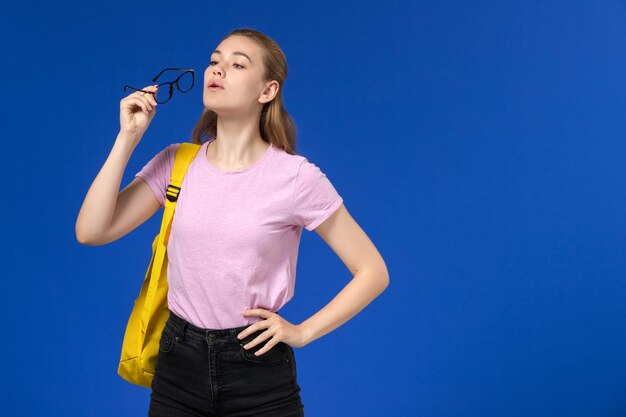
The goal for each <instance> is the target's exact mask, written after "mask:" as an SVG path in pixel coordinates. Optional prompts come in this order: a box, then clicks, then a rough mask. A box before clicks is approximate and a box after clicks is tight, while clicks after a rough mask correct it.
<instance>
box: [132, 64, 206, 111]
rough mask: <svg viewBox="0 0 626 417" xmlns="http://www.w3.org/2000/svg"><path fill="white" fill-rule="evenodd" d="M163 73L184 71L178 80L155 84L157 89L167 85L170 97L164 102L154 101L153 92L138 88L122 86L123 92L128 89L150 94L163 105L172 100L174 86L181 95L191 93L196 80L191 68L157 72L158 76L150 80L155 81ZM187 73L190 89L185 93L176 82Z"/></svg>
mask: <svg viewBox="0 0 626 417" xmlns="http://www.w3.org/2000/svg"><path fill="white" fill-rule="evenodd" d="M165 71H185V72H183V73H182V74H180V75H179V76H178V78H176V79H175V80H174V81H169V82H166V83H161V84H157V87H159V88H161V86H163V85H169V93H170V95H169V97H168V98H167V100H165V101H159V100H156V94H155V93H154V91H146V90H141V89H138V88H135V87H131V86H130V85H125V86H124V92H126V90H127V89H130V90H135V91H141V92H142V93H148V94H152V95H153V96H154V99H155V100H156V102H157V103H159V104H163V103H167V102H168V101H169V100H170V99H171V98H172V96H173V95H174V94H173V92H174V86H176V89H177V90H178V91H180V92H181V93H183V94H184V93H188V92H189V91H191V89H192V88H193V85H194V81H195V78H196V77H195V74H194V70H193V68H165V69H164V70H162V71H161V72H159V74H158V75H157V76H156V77H154V78H153V79H152V82H154V81H156V80H157V79H158V78H159V77H160V76H161V74H163V73H164V72H165ZM189 72H190V73H191V87H189V89H188V90H187V91H183V90H181V89H180V85H178V80H180V79H181V77H182V76H183V75H185V74H187V73H189Z"/></svg>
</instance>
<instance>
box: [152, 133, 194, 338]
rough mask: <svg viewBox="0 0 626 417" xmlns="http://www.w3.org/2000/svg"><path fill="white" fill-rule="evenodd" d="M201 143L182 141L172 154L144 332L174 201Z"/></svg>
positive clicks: (155, 291)
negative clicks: (172, 164) (172, 160)
mask: <svg viewBox="0 0 626 417" xmlns="http://www.w3.org/2000/svg"><path fill="white" fill-rule="evenodd" d="M201 146H202V145H198V144H195V143H190V142H183V143H181V144H180V146H179V147H178V149H177V150H176V155H175V156H174V166H173V167H172V173H171V176H170V184H169V185H168V186H167V190H166V196H167V199H166V200H165V210H164V212H163V220H162V221H161V230H160V232H159V234H158V235H157V236H156V237H155V239H154V241H153V243H152V260H151V270H150V277H149V279H150V283H149V284H148V290H147V293H146V298H145V301H144V307H143V311H142V313H141V326H142V327H141V328H142V330H143V331H144V332H145V329H147V326H148V322H149V320H150V317H151V316H152V309H153V304H154V300H155V297H156V293H157V289H158V287H159V278H160V277H161V271H162V270H163V268H164V266H165V259H166V257H167V242H168V239H169V236H170V229H171V225H172V218H173V217H174V210H175V209H176V202H177V201H178V194H179V193H180V188H181V185H182V183H183V179H184V178H185V174H186V173H187V169H188V168H189V165H190V164H191V161H193V159H194V158H195V157H196V154H197V153H198V151H199V150H200V147H201Z"/></svg>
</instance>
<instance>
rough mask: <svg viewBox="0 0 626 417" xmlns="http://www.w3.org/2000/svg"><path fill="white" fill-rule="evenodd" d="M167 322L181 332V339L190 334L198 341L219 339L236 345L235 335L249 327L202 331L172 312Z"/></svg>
mask: <svg viewBox="0 0 626 417" xmlns="http://www.w3.org/2000/svg"><path fill="white" fill-rule="evenodd" d="M169 321H170V322H171V323H172V324H173V325H174V326H175V327H177V329H178V330H180V331H181V332H182V334H183V337H184V335H187V334H189V333H191V334H193V335H195V336H198V337H199V338H200V339H205V338H206V337H212V338H215V339H220V340H224V341H229V342H236V343H239V342H240V340H239V339H237V335H238V334H239V333H241V332H242V331H243V330H245V329H246V328H247V327H248V326H250V324H246V325H245V326H240V327H232V328H229V329H203V328H201V327H198V326H196V325H194V324H192V323H190V322H188V321H187V320H185V319H183V318H182V317H179V316H178V315H176V314H174V313H173V312H172V311H170V316H169ZM210 335H214V336H210Z"/></svg>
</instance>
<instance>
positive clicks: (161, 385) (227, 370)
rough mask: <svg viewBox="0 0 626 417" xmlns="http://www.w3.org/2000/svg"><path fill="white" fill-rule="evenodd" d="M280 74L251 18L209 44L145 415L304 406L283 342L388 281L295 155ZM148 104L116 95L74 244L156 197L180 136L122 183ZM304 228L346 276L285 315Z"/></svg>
mask: <svg viewBox="0 0 626 417" xmlns="http://www.w3.org/2000/svg"><path fill="white" fill-rule="evenodd" d="M286 77H287V64H286V59H285V56H284V55H283V52H282V50H281V49H280V47H279V46H278V45H277V44H276V43H275V42H274V41H273V40H272V39H271V38H269V37H268V36H266V35H264V34H262V33H260V32H258V31H255V30H252V29H237V30H234V31H232V32H231V33H229V34H228V35H227V36H226V37H225V38H224V39H223V40H222V41H221V43H220V44H219V45H218V47H217V49H216V50H215V51H213V53H212V54H211V58H210V63H209V65H208V67H207V68H206V70H205V72H204V83H203V85H202V88H203V102H204V107H205V109H204V111H203V113H202V115H201V116H200V119H199V121H198V124H197V125H196V127H195V128H194V130H193V133H192V141H193V142H194V143H197V144H201V145H202V146H201V148H200V151H199V152H198V154H197V155H196V157H195V159H194V160H193V161H192V163H191V165H190V166H189V169H188V171H187V173H186V176H185V178H184V181H183V183H182V188H181V191H180V195H179V198H178V202H177V207H176V213H175V215H174V219H173V223H172V228H171V231H170V237H169V241H168V247H167V250H168V270H167V273H168V284H169V291H168V308H169V310H170V317H169V320H168V321H167V324H166V326H165V329H164V330H163V335H162V337H161V341H160V347H159V355H158V358H157V362H156V369H155V376H154V380H153V382H152V392H151V395H150V398H151V401H150V408H149V415H151V416H165V415H168V416H174V415H175V416H200V415H220V416H229V415H237V416H272V417H280V416H302V415H304V413H303V407H304V406H303V404H302V401H301V399H300V386H299V385H298V383H297V372H296V362H295V356H294V352H293V349H292V348H293V347H302V346H305V345H307V344H308V343H310V342H312V341H313V340H315V339H317V338H319V337H321V336H323V335H325V334H327V333H329V332H331V331H332V330H334V329H336V328H337V327H339V326H340V325H342V324H343V323H345V322H346V321H348V320H349V319H350V318H352V317H353V316H354V315H355V314H357V313H358V312H359V311H361V310H362V309H363V308H364V307H365V306H367V305H368V304H369V303H370V302H371V301H372V300H373V299H375V298H376V297H377V296H378V295H380V293H381V292H382V291H383V290H384V289H385V288H386V287H387V285H388V283H389V276H388V272H387V268H386V265H385V262H384V260H383V259H382V257H381V255H380V253H379V252H378V251H377V249H376V248H375V246H374V245H373V244H372V242H371V241H370V239H369V238H368V237H367V235H366V234H365V232H364V231H363V230H362V229H361V228H360V227H359V225H358V224H357V223H356V222H355V221H354V219H353V218H352V217H351V216H350V214H349V213H348V211H347V210H346V208H345V206H344V204H343V199H342V198H341V196H340V195H339V194H338V193H337V191H336V190H335V188H334V187H333V185H332V184H331V182H330V181H329V179H328V178H327V177H326V175H325V174H324V173H323V172H322V171H321V170H320V169H319V168H318V167H317V166H316V165H314V164H313V163H311V162H309V161H308V160H307V159H306V158H305V157H303V156H300V155H297V154H296V152H295V147H296V135H295V128H294V124H293V122H292V119H291V117H290V116H289V114H288V113H287V111H286V110H285V108H284V106H283V99H282V86H283V84H284V82H285V79H286ZM214 85H217V87H215V86H214ZM212 86H213V87H212ZM145 90H147V91H155V92H156V91H157V88H156V86H150V87H146V88H145ZM156 107H157V103H156V101H155V99H154V96H153V95H151V94H146V93H142V92H135V93H132V94H130V95H129V96H127V97H125V98H124V99H122V100H121V104H120V110H121V115H120V123H121V128H120V132H119V134H118V136H117V139H116V141H115V143H114V145H113V149H112V151H111V153H110V155H109V157H108V159H107V160H106V162H105V164H104V166H103V167H102V169H101V170H100V172H99V174H98V176H97V177H96V179H95V180H94V182H93V184H92V186H91V188H90V189H89V191H88V193H87V196H86V198H85V201H84V203H83V206H82V207H81V210H80V213H79V215H78V219H77V222H76V236H77V239H78V241H79V242H81V243H83V244H87V245H102V244H106V243H109V242H112V241H114V240H116V239H119V238H120V237H122V236H124V235H126V234H127V233H129V232H130V231H132V230H133V229H135V228H136V227H137V226H139V225H140V224H142V223H143V222H145V221H146V220H147V219H148V218H149V217H150V216H152V215H153V214H154V213H155V212H156V211H157V210H158V209H159V208H160V207H162V206H164V205H165V198H166V197H165V190H166V188H167V185H168V183H169V176H170V171H171V168H172V164H173V160H174V154H175V151H176V149H177V148H178V146H180V143H175V144H171V145H169V146H167V147H165V148H164V149H163V150H162V151H160V152H159V153H158V154H157V155H156V156H154V157H153V158H152V159H151V160H150V161H149V162H148V163H147V164H146V165H145V166H144V167H143V168H142V169H141V171H139V172H138V173H137V174H136V177H135V179H134V180H133V181H132V182H131V183H130V184H129V185H128V186H127V187H126V188H124V189H123V190H122V191H120V192H119V193H118V190H119V186H120V182H121V178H122V175H123V172H124V169H125V167H126V164H127V162H128V159H129V158H130V156H131V154H132V152H133V150H134V148H135V147H136V146H137V144H138V143H139V141H140V139H141V137H142V136H143V134H144V132H145V131H146V129H147V128H148V126H149V124H150V122H151V120H152V118H153V117H154V115H155V114H156ZM202 136H206V137H208V138H209V140H206V141H204V142H203V141H201V137H202ZM303 227H304V228H306V229H307V230H309V231H311V230H315V231H316V232H317V233H318V234H319V236H321V238H322V239H323V240H324V241H325V242H326V243H327V244H328V245H329V246H330V247H331V249H332V250H333V251H334V252H335V253H336V254H337V256H338V257H339V258H340V259H341V260H342V261H343V262H344V263H345V265H346V266H347V268H348V269H349V270H350V271H351V273H353V274H354V278H353V279H352V281H351V282H350V283H349V284H348V285H347V286H346V287H345V288H344V289H343V290H342V291H341V292H340V293H339V294H338V295H337V296H336V297H335V298H334V299H333V300H332V301H331V302H330V303H329V304H327V305H326V306H325V307H324V308H323V309H322V310H320V311H319V312H318V313H316V314H315V315H313V316H312V317H310V318H309V319H307V320H305V321H304V322H302V323H300V324H292V323H290V322H288V321H287V320H285V319H284V318H283V317H281V316H280V315H279V314H278V313H277V312H278V311H279V310H280V308H281V307H282V306H284V305H285V304H286V303H287V302H288V301H289V300H290V299H291V298H292V296H293V294H294V284H295V273H296V262H297V256H298V246H299V242H300V236H301V233H302V228H303Z"/></svg>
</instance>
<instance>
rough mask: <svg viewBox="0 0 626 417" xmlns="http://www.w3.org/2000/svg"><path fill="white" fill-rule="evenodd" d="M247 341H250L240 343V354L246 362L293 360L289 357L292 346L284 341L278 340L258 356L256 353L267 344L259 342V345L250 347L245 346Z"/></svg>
mask: <svg viewBox="0 0 626 417" xmlns="http://www.w3.org/2000/svg"><path fill="white" fill-rule="evenodd" d="M252 339H253V338H252ZM252 339H251V340H252ZM246 343H249V341H247V342H245V343H240V344H239V355H240V356H241V358H242V359H243V360H244V361H246V362H253V363H258V364H276V363H280V362H283V363H289V362H291V359H290V358H289V349H290V346H289V345H287V344H286V343H284V342H278V343H277V344H276V345H275V346H274V347H272V348H271V349H270V350H268V351H267V352H265V353H263V354H261V355H258V356H257V355H255V354H254V353H255V352H257V351H259V350H261V349H262V348H263V347H264V346H265V343H259V344H258V345H256V346H254V347H252V348H249V349H246V348H244V347H243V346H244V345H245V344H246Z"/></svg>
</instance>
